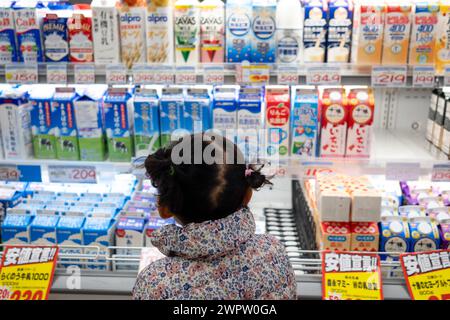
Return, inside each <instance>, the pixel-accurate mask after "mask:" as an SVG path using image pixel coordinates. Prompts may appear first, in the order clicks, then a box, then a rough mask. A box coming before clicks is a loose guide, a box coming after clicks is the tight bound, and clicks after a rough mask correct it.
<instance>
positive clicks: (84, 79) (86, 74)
mask: <svg viewBox="0 0 450 320" xmlns="http://www.w3.org/2000/svg"><path fill="white" fill-rule="evenodd" d="M74 74H75V83H76V84H93V83H95V66H94V65H93V64H79V65H75V67H74Z"/></svg>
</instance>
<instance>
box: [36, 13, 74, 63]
mask: <svg viewBox="0 0 450 320" xmlns="http://www.w3.org/2000/svg"><path fill="white" fill-rule="evenodd" d="M67 20H68V19H67V18H65V17H58V16H57V15H56V14H47V15H46V16H45V18H44V21H43V23H42V34H43V38H44V48H45V61H47V62H68V61H69V31H68V29H67Z"/></svg>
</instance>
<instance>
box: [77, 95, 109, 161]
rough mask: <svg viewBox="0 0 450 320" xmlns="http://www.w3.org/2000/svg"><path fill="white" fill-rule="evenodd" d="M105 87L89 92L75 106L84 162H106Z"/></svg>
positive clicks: (81, 156)
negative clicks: (103, 109) (103, 101)
mask: <svg viewBox="0 0 450 320" xmlns="http://www.w3.org/2000/svg"><path fill="white" fill-rule="evenodd" d="M105 91H106V88H105V87H97V88H92V89H90V90H87V91H86V92H85V93H84V94H83V95H82V96H81V97H79V99H77V100H76V101H75V102H74V104H73V106H74V110H75V121H76V128H77V129H78V144H79V148H80V159H81V160H82V161H103V160H105V156H106V150H105V134H104V130H103V112H102V98H103V95H104V93H105Z"/></svg>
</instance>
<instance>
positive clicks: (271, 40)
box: [251, 0, 301, 63]
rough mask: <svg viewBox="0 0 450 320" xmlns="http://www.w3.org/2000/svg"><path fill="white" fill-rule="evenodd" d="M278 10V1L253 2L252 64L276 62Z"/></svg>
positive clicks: (257, 0) (255, 0) (260, 0)
mask: <svg viewBox="0 0 450 320" xmlns="http://www.w3.org/2000/svg"><path fill="white" fill-rule="evenodd" d="M276 9H277V1H276V0H253V21H252V34H253V38H252V58H251V61H252V62H255V63H274V62H275V53H276V45H277V44H276V37H275V32H276V22H275V21H276ZM300 18H301V17H298V19H300Z"/></svg>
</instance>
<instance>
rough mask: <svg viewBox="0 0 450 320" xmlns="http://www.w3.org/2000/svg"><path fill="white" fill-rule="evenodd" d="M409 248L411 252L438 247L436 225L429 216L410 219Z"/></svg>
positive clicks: (438, 239)
mask: <svg viewBox="0 0 450 320" xmlns="http://www.w3.org/2000/svg"><path fill="white" fill-rule="evenodd" d="M409 229H410V231H411V238H410V248H411V250H412V251H413V252H422V251H433V250H438V249H439V248H440V237H439V231H438V228H437V225H436V223H435V222H433V221H431V219H430V218H429V217H417V218H412V219H410V222H409Z"/></svg>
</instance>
